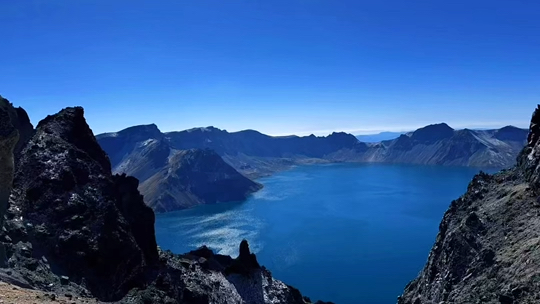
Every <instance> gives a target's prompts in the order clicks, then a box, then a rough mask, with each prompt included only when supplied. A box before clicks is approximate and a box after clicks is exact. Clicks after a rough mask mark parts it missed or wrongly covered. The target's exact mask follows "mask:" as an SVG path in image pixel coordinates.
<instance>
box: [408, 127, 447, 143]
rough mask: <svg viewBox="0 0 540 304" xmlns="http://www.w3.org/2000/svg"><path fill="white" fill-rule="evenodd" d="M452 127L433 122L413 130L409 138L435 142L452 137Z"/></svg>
mask: <svg viewBox="0 0 540 304" xmlns="http://www.w3.org/2000/svg"><path fill="white" fill-rule="evenodd" d="M452 135H454V129H452V128H451V127H450V126H448V125H447V124H446V123H440V124H433V125H429V126H426V127H423V128H420V129H418V130H416V131H414V132H413V133H412V135H411V139H412V140H415V141H419V142H436V141H439V140H442V139H445V138H449V137H452Z"/></svg>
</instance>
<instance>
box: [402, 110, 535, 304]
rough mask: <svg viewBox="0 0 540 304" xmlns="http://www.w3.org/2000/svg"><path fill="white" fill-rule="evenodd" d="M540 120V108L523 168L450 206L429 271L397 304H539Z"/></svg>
mask: <svg viewBox="0 0 540 304" xmlns="http://www.w3.org/2000/svg"><path fill="white" fill-rule="evenodd" d="M539 123H540V107H539V108H538V109H537V110H536V111H535V113H534V115H533V117H532V122H531V127H530V131H529V136H528V138H529V140H528V143H527V146H526V147H525V149H523V151H522V152H521V153H520V155H519V157H518V159H517V166H514V167H513V168H511V169H508V170H504V171H501V172H499V173H497V174H494V175H488V174H484V173H480V174H478V175H477V176H475V177H474V179H473V180H472V182H471V183H470V184H469V187H468V189H467V192H466V193H465V194H464V195H463V196H461V197H460V198H458V199H457V200H455V201H453V202H452V203H451V205H450V208H449V209H448V211H447V212H446V213H445V215H444V217H443V219H442V221H441V224H440V227H439V234H438V235H437V238H436V241H435V244H434V246H433V248H432V250H431V252H430V254H429V257H428V261H427V263H426V265H425V267H424V269H423V270H422V271H421V273H420V274H419V276H418V277H417V278H416V279H415V280H414V281H412V282H411V283H410V284H409V285H408V286H407V287H406V288H405V292H404V293H403V295H402V296H401V297H400V298H399V300H398V303H400V304H424V303H425V304H428V303H429V304H431V303H437V304H439V303H497V304H499V303H501V304H517V303H539V302H540V221H539V216H540V203H539V199H538V198H539V195H540V192H539V189H540V188H539V183H538V181H539V180H540V178H539V176H540V170H539V168H540V166H539V164H540V152H538V151H540V142H539V138H540V128H539V127H538V124H539ZM514 132H515V130H512V129H508V128H506V129H504V128H503V129H501V130H499V131H495V132H493V133H494V135H493V136H495V137H504V138H507V137H508V136H513V135H512V134H514ZM509 133H510V134H509Z"/></svg>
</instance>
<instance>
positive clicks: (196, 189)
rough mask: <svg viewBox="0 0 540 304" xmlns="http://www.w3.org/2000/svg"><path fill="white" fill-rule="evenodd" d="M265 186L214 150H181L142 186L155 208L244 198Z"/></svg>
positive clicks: (180, 206) (156, 209)
mask: <svg viewBox="0 0 540 304" xmlns="http://www.w3.org/2000/svg"><path fill="white" fill-rule="evenodd" d="M261 188H262V185H260V184H258V183H255V182H253V181H251V180H249V179H248V178H246V177H244V176H243V175H241V174H239V173H238V172H237V171H236V170H235V169H234V168H233V167H231V166H230V165H228V164H227V163H225V162H224V161H223V159H222V158H221V157H220V156H219V155H218V154H217V153H216V152H214V151H212V150H208V149H207V150H200V149H192V150H184V151H178V152H177V153H175V154H174V155H172V156H171V157H170V158H169V161H168V163H167V165H166V166H164V167H162V169H161V170H160V171H159V172H157V173H156V174H154V175H153V176H151V177H150V178H148V179H146V180H145V181H144V182H143V183H142V185H141V187H140V190H141V192H142V193H144V195H145V199H146V203H147V204H148V205H149V206H150V207H152V208H153V209H154V210H155V211H156V212H166V211H172V210H178V209H183V208H187V207H190V206H194V205H199V204H213V203H217V202H229V201H241V200H244V199H245V198H246V197H247V196H248V195H249V194H251V193H252V192H255V191H257V190H259V189H261Z"/></svg>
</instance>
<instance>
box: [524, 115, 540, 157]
mask: <svg viewBox="0 0 540 304" xmlns="http://www.w3.org/2000/svg"><path fill="white" fill-rule="evenodd" d="M539 139H540V105H538V106H537V108H536V109H535V110H534V113H533V115H532V118H531V124H530V125H529V135H528V136H527V146H529V147H531V148H532V147H535V146H536V145H537V144H538V140H539Z"/></svg>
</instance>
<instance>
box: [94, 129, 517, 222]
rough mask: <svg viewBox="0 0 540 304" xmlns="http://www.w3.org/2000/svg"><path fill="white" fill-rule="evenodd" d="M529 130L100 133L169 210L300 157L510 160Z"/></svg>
mask: <svg viewBox="0 0 540 304" xmlns="http://www.w3.org/2000/svg"><path fill="white" fill-rule="evenodd" d="M527 132H528V131H527V130H525V129H520V128H516V127H513V126H507V127H504V128H501V129H495V130H469V129H463V130H454V129H452V128H451V127H449V126H448V125H447V124H444V123H442V124H434V125H429V126H426V127H424V128H421V129H418V130H416V131H414V132H409V133H407V134H401V135H400V136H399V137H397V138H395V139H392V140H385V141H381V142H378V143H366V142H362V141H359V140H358V139H357V138H356V137H355V136H354V135H351V134H347V133H342V132H339V133H332V134H330V135H328V136H325V137H317V136H314V135H311V136H305V137H299V136H280V137H274V136H268V135H264V134H262V133H260V132H257V131H254V130H245V131H240V132H232V133H229V132H227V131H225V130H220V129H217V128H214V127H206V128H194V129H190V130H185V131H178V132H168V133H162V132H161V131H160V130H159V129H158V127H157V126H156V125H154V124H152V125H142V126H135V127H131V128H128V129H125V130H122V131H120V132H116V133H105V134H100V135H98V136H97V139H98V142H99V143H100V144H101V146H102V147H103V149H104V150H105V151H106V152H107V153H108V154H109V158H110V160H111V163H112V166H113V172H115V173H126V174H129V175H133V176H135V177H137V178H138V179H139V180H140V181H141V186H140V190H141V192H142V193H143V194H144V195H145V198H146V201H147V203H148V204H149V205H150V206H151V207H153V208H154V209H155V210H156V211H158V212H163V211H170V210H174V209H181V208H185V207H189V206H193V205H197V204H203V203H214V202H218V201H219V202H222V201H231V200H241V199H244V198H245V197H247V196H248V195H249V194H250V193H252V192H254V191H257V190H258V189H260V188H261V185H259V184H258V183H255V182H253V181H251V180H249V179H248V178H257V177H261V176H265V175H269V174H272V173H274V172H276V171H280V170H284V169H287V168H290V167H291V166H293V165H298V164H309V163H328V162H365V163H407V164H428V165H452V166H475V167H493V168H505V167H510V166H512V165H513V164H514V163H515V159H516V157H517V155H518V153H519V151H520V150H521V149H522V147H523V146H524V144H525V141H526V137H527ZM187 150H189V151H187ZM239 172H240V173H239Z"/></svg>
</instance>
